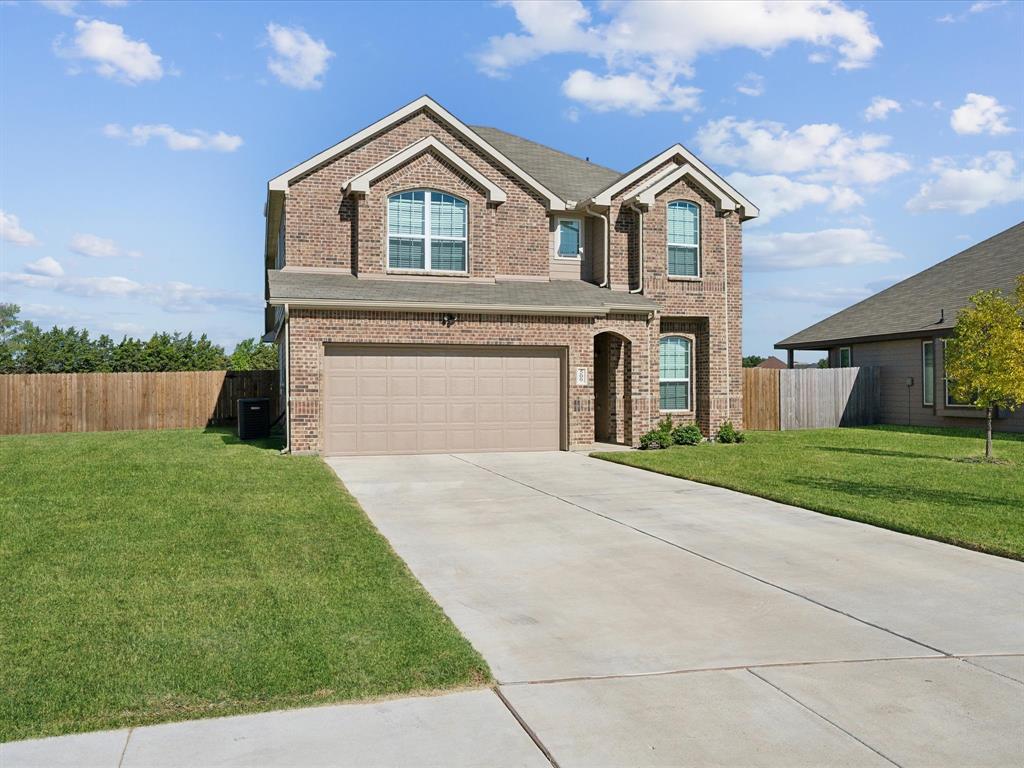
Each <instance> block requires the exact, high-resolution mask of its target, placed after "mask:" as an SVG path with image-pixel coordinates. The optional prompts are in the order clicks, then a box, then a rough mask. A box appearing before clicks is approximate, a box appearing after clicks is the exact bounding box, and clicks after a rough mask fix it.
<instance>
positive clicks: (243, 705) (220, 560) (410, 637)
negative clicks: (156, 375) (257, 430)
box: [0, 430, 489, 741]
mask: <svg viewBox="0 0 1024 768" xmlns="http://www.w3.org/2000/svg"><path fill="white" fill-rule="evenodd" d="M277 447H278V446H277V445H275V444H274V443H273V442H272V441H268V442H264V443H261V444H258V445H256V444H241V443H239V442H238V441H237V440H236V439H235V438H234V436H233V435H232V434H231V433H230V432H227V431H219V432H218V431H207V432H203V431H199V430H182V431H164V432H120V433H98V434H81V435H39V436H24V437H3V438H0V741H10V740H14V739H23V738H30V737H38V736H47V735H53V734H60V733H69V732H73V731H86V730H93V729H102V728H116V727H122V726H129V725H141V724H145V723H154V722H160V721H168V720H181V719H189V718H197V717H210V716H215V715H226V714H232V713H240V712H253V711H260V710H268V709H277V708H284V707H297V706H304V705H312V704H321V703H327V702H336V701H342V700H351V699H361V698H373V697H384V696H390V695H394V694H403V693H410V692H415V691H426V690H434V689H444V688H454V687H461V686H467V685H479V684H481V683H483V682H485V681H487V680H488V679H489V672H488V670H487V667H486V665H485V663H484V662H483V660H482V659H481V658H480V656H479V655H478V654H477V653H476V651H474V649H473V648H472V647H471V646H470V645H469V643H468V642H467V641H466V640H465V639H464V638H463V637H462V636H461V635H460V634H459V633H458V631H457V630H456V629H455V627H454V626H453V625H452V624H451V623H450V622H449V621H448V619H447V617H446V616H445V615H444V613H443V612H442V611H441V610H440V608H439V607H438V606H437V605H436V604H435V603H434V602H433V601H432V600H431V598H430V597H429V595H427V593H426V592H425V591H424V590H423V588H422V587H421V586H420V584H419V583H418V582H417V581H416V580H415V579H414V578H413V577H412V575H411V574H410V573H409V572H408V570H407V569H406V567H405V566H404V564H403V563H402V561H401V560H399V558H398V557H397V556H396V555H395V554H394V552H393V551H392V550H391V549H390V547H389V545H388V543H387V542H386V541H385V540H384V539H383V538H382V537H381V536H380V535H379V534H378V533H377V532H376V530H375V529H374V528H373V526H372V525H371V524H370V522H369V520H368V519H367V518H366V516H365V515H364V513H363V512H362V510H361V509H360V508H359V506H358V505H357V504H356V502H355V501H354V500H353V499H352V497H351V496H349V494H348V493H347V492H346V491H345V490H344V488H343V487H342V486H341V485H340V484H339V483H338V482H337V479H336V478H335V476H334V475H333V473H332V472H331V471H330V470H329V469H328V468H327V467H326V466H325V465H324V464H323V463H322V462H321V461H320V460H319V459H317V458H311V457H291V456H280V455H279V454H278V451H277Z"/></svg>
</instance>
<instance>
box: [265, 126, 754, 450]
mask: <svg viewBox="0 0 1024 768" xmlns="http://www.w3.org/2000/svg"><path fill="white" fill-rule="evenodd" d="M427 135H433V136H436V137H437V138H438V139H439V140H440V141H442V142H443V143H444V144H445V145H447V146H448V147H450V148H451V149H452V150H453V151H455V152H456V153H457V154H458V155H459V156H460V157H461V158H462V159H463V160H464V161H465V162H467V163H469V164H470V165H471V166H472V167H473V168H475V169H476V170H477V171H479V172H480V173H482V174H483V175H484V176H486V177H487V178H488V179H490V180H491V181H492V182H494V183H495V184H497V185H498V186H499V187H501V188H502V189H503V190H504V191H505V193H506V195H507V196H508V199H507V201H506V202H504V203H501V204H500V205H491V204H488V203H487V199H486V194H485V190H482V189H480V188H479V187H478V186H477V184H476V183H475V182H474V181H473V180H472V179H469V178H467V177H466V176H465V175H464V174H462V173H461V172H460V171H459V169H458V168H456V167H454V166H452V165H451V164H450V163H448V162H447V161H446V160H445V159H444V158H441V157H439V156H437V155H435V154H433V153H425V154H422V155H420V156H418V157H416V158H414V159H413V160H411V161H409V162H408V163H406V164H404V165H402V166H401V167H399V168H396V169H394V170H393V171H391V172H390V173H388V174H387V175H385V176H382V177H381V178H379V179H377V180H376V181H375V182H374V183H373V184H371V186H370V191H369V192H368V193H367V194H366V195H365V196H363V197H353V196H343V194H342V192H343V187H344V184H345V182H347V181H348V180H349V179H351V178H352V177H353V176H356V175H358V174H360V173H362V172H364V171H366V170H367V169H369V168H370V167H372V166H374V165H376V164H377V163H380V162H381V161H383V160H386V159H387V158H389V157H390V156H392V155H393V154H395V153H396V152H399V151H400V150H402V149H404V148H405V147H407V146H408V145H409V144H411V143H413V142H414V141H417V140H418V139H420V138H423V137H424V136H427ZM664 169H665V166H663V167H662V168H659V169H656V170H655V171H652V173H651V174H649V175H648V176H647V177H645V178H644V179H641V180H639V181H638V182H637V183H636V184H634V185H633V186H632V187H631V188H629V189H626V190H624V191H623V192H622V193H620V194H619V195H618V196H616V198H615V199H614V200H613V201H612V206H611V208H610V210H609V211H608V216H609V221H610V223H611V228H612V231H611V259H610V262H611V268H610V273H611V288H612V290H618V291H626V290H629V289H630V288H631V287H635V286H636V285H637V284H638V282H639V277H640V259H639V248H638V245H639V240H638V237H637V231H636V230H637V215H636V213H635V212H634V211H632V210H629V209H627V208H624V206H623V204H622V201H623V200H626V199H628V198H629V197H632V196H633V195H635V194H636V193H637V192H638V191H639V190H640V189H642V188H643V187H644V186H646V185H647V184H648V183H649V182H650V179H651V178H652V177H653V176H654V175H657V174H660V173H661V172H663V170H664ZM415 188H429V189H438V190H440V191H444V192H448V193H450V194H454V195H457V196H459V197H461V198H463V199H464V200H466V201H467V203H468V205H469V231H468V241H469V249H468V268H467V271H468V274H467V277H468V278H472V279H477V280H492V279H495V277H496V276H497V277H498V278H500V277H501V276H514V277H532V278H540V279H545V278H549V277H550V270H551V240H550V226H551V224H550V218H549V215H548V213H547V211H546V207H545V201H544V200H543V199H542V198H541V197H540V196H539V195H538V194H537V193H536V192H535V191H533V190H532V189H530V188H529V187H527V186H526V185H525V184H523V183H522V182H521V181H519V180H518V179H517V178H516V177H515V176H513V175H512V174H511V173H510V172H508V171H505V170H504V169H503V168H501V167H499V166H497V165H496V164H495V163H494V162H493V161H492V160H490V159H489V158H488V157H486V156H485V155H484V154H483V153H481V152H480V151H479V150H477V149H476V148H475V147H473V146H472V145H470V144H468V143H467V142H465V141H464V140H463V139H462V138H461V137H459V136H458V135H457V134H455V133H453V132H452V131H451V130H450V129H449V128H448V127H447V126H445V125H444V124H443V123H441V122H440V121H438V120H437V119H436V118H435V117H434V116H433V115H432V114H430V113H429V112H426V111H420V112H418V113H416V114H414V115H412V116H410V117H408V118H406V119H405V120H403V121H401V122H400V123H398V124H396V125H395V126H393V127H391V128H390V129H388V130H387V131H385V132H384V133H382V134H379V135H378V136H376V137H373V138H371V139H368V140H367V141H365V142H363V143H361V144H359V145H358V146H355V147H353V148H351V149H349V150H348V151H346V152H345V153H344V154H342V155H341V156H339V157H336V158H334V159H333V160H331V161H329V162H328V163H326V164H324V165H322V166H321V167H319V168H318V169H316V170H314V171H312V172H310V173H309V174H307V175H306V176H304V177H302V178H300V179H298V180H297V181H295V182H293V183H292V185H291V186H290V188H289V191H288V194H287V196H286V199H285V206H284V216H285V235H284V240H285V254H284V264H285V267H286V268H287V267H299V268H308V267H316V268H327V269H339V270H343V271H346V272H351V273H353V274H357V275H360V276H363V277H377V278H380V279H394V278H389V277H388V274H387V272H388V270H387V266H386V244H387V233H386V221H387V198H388V196H389V195H391V194H394V193H395V192H399V191H403V190H408V189H415ZM672 200H689V201H692V202H695V203H697V204H698V205H699V206H700V210H701V267H702V268H701V277H700V279H698V280H676V279H672V278H669V277H668V276H667V275H666V261H667V246H666V239H665V230H666V213H667V204H668V203H669V202H670V201H672ZM556 215H557V214H556ZM644 229H645V236H644V245H645V259H644V265H643V273H644V274H643V280H644V295H645V296H647V297H649V298H651V299H653V300H654V301H656V302H657V303H658V305H659V309H658V310H657V311H656V312H655V313H654V315H653V317H651V318H648V316H647V315H646V314H644V315H635V316H616V317H610V318H599V317H595V318H565V317H525V316H503V315H463V316H460V319H459V320H458V322H457V323H456V324H455V325H454V326H453V327H451V328H448V327H445V326H443V325H442V324H441V322H440V319H441V315H439V314H435V313H426V312H424V313H395V312H389V313H383V312H379V313H378V312H354V311H322V310H303V309H296V308H293V309H292V311H291V315H290V324H289V339H290V342H289V344H290V346H289V363H290V369H291V374H290V376H291V381H290V387H289V408H290V417H289V421H290V433H291V445H292V449H293V450H295V451H297V452H316V451H319V450H321V434H322V429H321V420H322V418H323V415H322V403H321V401H322V394H323V393H322V376H323V352H324V345H325V344H335V343H339V344H345V343H360V344H376V343H381V344H388V343H390V344H461V345H493V344H514V345H530V346H553V347H559V348H561V349H563V350H564V351H565V353H566V355H567V359H568V372H567V379H568V381H567V383H566V386H567V388H568V398H567V408H568V416H567V422H568V426H567V435H566V437H567V441H566V442H567V444H568V446H569V447H572V446H578V445H587V444H589V443H591V442H593V441H594V438H595V425H594V386H595V376H594V373H595V371H594V346H595V341H594V339H595V336H597V335H598V334H599V333H602V332H605V331H608V332H611V333H612V334H615V335H613V336H611V337H608V338H607V339H606V340H605V341H602V342H601V343H606V346H605V347H604V349H606V350H607V353H608V355H609V360H610V362H609V366H610V369H609V375H608V381H607V386H608V387H609V390H610V391H609V397H608V404H609V408H610V419H611V422H610V424H611V427H612V430H613V432H614V436H615V438H616V439H617V440H618V441H620V442H625V443H627V444H633V445H635V444H636V443H637V441H638V439H639V437H640V435H641V434H643V433H644V432H646V431H648V430H649V429H651V428H652V427H653V426H654V424H655V423H656V422H657V421H658V419H659V418H661V417H662V416H663V414H661V413H660V412H659V408H658V340H659V338H661V336H664V335H668V334H675V333H679V334H683V335H686V336H688V337H689V338H691V339H692V340H693V342H694V345H695V347H694V363H693V382H694V385H693V407H692V409H691V411H690V412H688V413H681V414H673V420H674V421H676V422H696V423H697V424H699V425H700V427H701V429H702V430H703V431H704V432H705V434H710V433H711V432H713V431H714V430H716V429H717V428H718V426H719V425H720V424H721V423H722V422H724V421H726V420H730V419H731V420H732V421H733V423H734V424H736V425H737V426H742V424H741V422H742V413H743V408H742V367H741V349H742V348H741V338H742V336H741V331H742V305H741V297H742V232H741V226H740V222H739V219H738V217H737V216H736V215H735V214H732V215H730V216H721V215H719V214H718V213H717V212H716V210H715V204H714V201H713V200H712V199H711V198H709V197H708V196H707V195H706V194H704V193H703V191H702V190H700V189H699V188H698V187H697V186H695V185H693V184H691V183H690V182H689V181H688V180H687V179H683V180H680V181H679V182H677V183H676V184H674V185H673V186H672V187H671V188H670V189H666V190H665V191H664V192H662V194H660V195H659V196H658V198H657V200H656V203H655V205H653V206H652V207H651V210H650V212H649V213H647V214H646V215H645V217H644ZM601 231H602V227H601V221H600V219H598V218H596V217H589V218H588V220H587V239H586V242H587V247H588V250H590V251H591V253H590V256H591V257H592V258H596V259H598V260H600V259H601V258H603V255H602V254H601V253H600V252H599V250H600V249H597V248H596V247H593V246H595V245H596V243H593V242H592V241H593V240H598V239H600V236H599V234H598V233H600V232H601ZM726 253H728V257H726ZM601 271H603V266H602V268H601V269H600V270H598V269H597V265H596V263H595V266H594V269H593V270H592V271H591V270H588V272H589V273H590V274H596V273H599V272H601ZM586 276H587V277H589V274H588V275H586ZM403 279H419V278H409V277H404V278H403ZM424 279H430V278H429V277H428V278H424ZM435 279H436V278H435ZM448 279H459V278H448ZM599 280H600V275H599V274H598V275H597V277H594V278H593V281H594V282H599ZM577 368H586V369H587V371H588V383H587V385H586V386H582V387H581V386H577V385H576V384H575V370H576V369H577Z"/></svg>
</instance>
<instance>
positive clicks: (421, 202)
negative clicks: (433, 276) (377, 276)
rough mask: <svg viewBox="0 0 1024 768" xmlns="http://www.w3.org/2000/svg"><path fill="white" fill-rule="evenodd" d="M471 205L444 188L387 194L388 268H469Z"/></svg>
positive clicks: (445, 269) (438, 269)
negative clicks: (443, 190)
mask: <svg viewBox="0 0 1024 768" xmlns="http://www.w3.org/2000/svg"><path fill="white" fill-rule="evenodd" d="M467 211H468V206H467V204H466V201H465V200H462V199H460V198H458V197H455V196H453V195H448V194H445V193H444V192H431V191H427V190H414V191H411V192H400V193H398V194H397V195H391V197H389V198H388V268H389V269H421V270H432V271H440V272H465V271H466V250H467V243H466V230H467V227H468V216H467Z"/></svg>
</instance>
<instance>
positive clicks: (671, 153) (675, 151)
mask: <svg viewBox="0 0 1024 768" xmlns="http://www.w3.org/2000/svg"><path fill="white" fill-rule="evenodd" d="M675 158H679V159H681V160H682V161H683V162H684V163H688V164H689V165H691V166H692V167H693V168H694V169H695V170H697V171H699V172H700V173H701V174H703V176H704V177H705V178H706V179H708V180H709V181H712V182H713V183H714V184H715V185H716V186H717V187H719V188H720V189H722V190H725V194H726V195H727V196H728V197H730V198H732V199H733V200H734V201H735V202H736V203H737V204H738V205H739V207H740V208H742V209H743V213H742V215H743V218H745V219H753V218H756V217H757V216H758V215H759V214H760V211H759V210H758V208H757V206H756V205H754V204H753V203H752V202H750V201H749V200H747V198H745V197H744V196H743V195H741V194H740V193H739V192H738V191H736V189H735V188H733V186H732V185H731V184H729V183H728V182H727V181H726V180H725V179H723V178H722V177H721V176H719V175H718V174H717V173H715V172H714V171H713V170H711V169H710V168H709V167H708V166H707V165H705V164H704V163H703V162H702V161H701V159H700V158H699V157H697V156H696V155H695V154H693V153H692V152H691V151H690V150H688V149H687V148H686V147H684V146H683V145H682V144H674V145H673V146H671V147H669V148H668V149H666V150H665V151H664V152H661V153H660V154H658V155H655V156H654V157H652V158H651V159H650V160H648V161H647V162H646V163H644V164H643V165H641V166H639V167H638V168H635V169H633V170H632V171H630V172H629V173H627V174H626V175H624V176H622V177H621V178H619V180H618V181H616V182H615V183H614V184H612V185H611V186H610V187H608V188H607V189H605V190H603V191H601V192H599V193H598V194H597V195H595V196H594V200H593V202H594V205H604V206H607V205H611V203H612V198H613V197H614V196H615V195H617V194H618V193H619V192H621V191H622V190H624V189H625V188H626V187H628V186H629V185H630V184H634V183H636V181H637V179H641V178H643V177H644V176H646V175H647V174H648V173H650V172H651V171H653V170H654V169H655V168H657V167H658V166H660V165H663V164H664V163H667V162H669V161H670V160H673V159H675Z"/></svg>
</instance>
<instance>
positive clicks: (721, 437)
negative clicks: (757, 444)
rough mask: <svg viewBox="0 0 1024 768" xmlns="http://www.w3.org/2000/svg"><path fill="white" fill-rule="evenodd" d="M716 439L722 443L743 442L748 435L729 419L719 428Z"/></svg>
mask: <svg viewBox="0 0 1024 768" xmlns="http://www.w3.org/2000/svg"><path fill="white" fill-rule="evenodd" d="M715 439H716V440H718V442H720V443H742V442H743V441H744V440H746V439H747V438H746V435H744V434H743V433H742V432H740V431H739V430H738V429H736V427H734V426H733V425H732V422H731V421H727V422H725V423H724V424H723V425H722V426H720V427H719V428H718V434H717V435H716V436H715Z"/></svg>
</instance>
